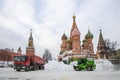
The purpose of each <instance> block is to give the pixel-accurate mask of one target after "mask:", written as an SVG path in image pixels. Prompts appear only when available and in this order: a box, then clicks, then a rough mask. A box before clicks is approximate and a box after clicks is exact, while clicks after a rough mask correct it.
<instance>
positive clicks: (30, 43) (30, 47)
mask: <svg viewBox="0 0 120 80" xmlns="http://www.w3.org/2000/svg"><path fill="white" fill-rule="evenodd" d="M26 54H27V55H35V48H34V45H33V37H32V29H31V31H30V37H29V39H28V46H27V48H26Z"/></svg>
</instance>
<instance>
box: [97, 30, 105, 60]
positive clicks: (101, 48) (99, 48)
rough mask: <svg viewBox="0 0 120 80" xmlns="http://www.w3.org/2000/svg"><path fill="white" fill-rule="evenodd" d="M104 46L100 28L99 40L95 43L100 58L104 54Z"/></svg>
mask: <svg viewBox="0 0 120 80" xmlns="http://www.w3.org/2000/svg"><path fill="white" fill-rule="evenodd" d="M105 48H106V46H105V42H104V39H103V36H102V30H101V29H100V34H99V40H98V45H97V54H98V55H99V57H100V58H104V56H106V53H105Z"/></svg>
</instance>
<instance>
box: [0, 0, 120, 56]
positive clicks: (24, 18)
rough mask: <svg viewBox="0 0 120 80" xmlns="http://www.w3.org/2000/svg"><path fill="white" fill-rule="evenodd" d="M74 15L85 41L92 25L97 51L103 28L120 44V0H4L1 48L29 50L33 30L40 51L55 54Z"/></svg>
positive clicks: (0, 6)
mask: <svg viewBox="0 0 120 80" xmlns="http://www.w3.org/2000/svg"><path fill="white" fill-rule="evenodd" d="M73 14H75V15H76V23H77V26H78V28H79V30H80V32H81V39H80V40H81V41H82V40H83V38H84V36H85V35H86V33H87V32H88V27H89V29H90V31H91V33H93V35H94V38H93V44H94V50H95V51H96V46H97V42H98V37H99V29H102V33H103V37H104V39H108V38H110V40H111V41H117V42H118V44H120V0H0V49H4V48H10V49H12V48H14V50H15V51H16V50H17V49H18V47H19V46H21V48H22V51H23V53H25V50H26V46H27V44H28V37H29V35H30V29H32V30H33V38H34V46H35V51H36V54H37V55H40V56H42V54H43V53H44V49H46V48H47V49H49V50H50V52H51V53H52V54H53V56H54V57H55V56H56V55H58V54H59V51H60V45H61V36H62V35H63V33H64V32H65V34H66V35H67V36H68V37H69V33H70V30H71V28H72V21H73V20H72V16H73ZM118 47H120V46H118Z"/></svg>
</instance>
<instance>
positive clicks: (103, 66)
mask: <svg viewBox="0 0 120 80" xmlns="http://www.w3.org/2000/svg"><path fill="white" fill-rule="evenodd" d="M95 64H96V71H112V70H113V64H112V63H111V62H110V61H109V60H107V59H98V60H95ZM73 66H77V61H75V62H71V64H70V65H67V64H64V63H63V62H62V61H61V62H58V61H55V60H53V61H49V62H48V63H47V64H45V70H57V71H65V70H74V69H73Z"/></svg>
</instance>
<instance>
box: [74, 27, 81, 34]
mask: <svg viewBox="0 0 120 80" xmlns="http://www.w3.org/2000/svg"><path fill="white" fill-rule="evenodd" d="M76 35H77V36H80V31H79V30H78V28H77V27H76V28H75V29H74V30H73V32H72V36H76Z"/></svg>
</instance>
